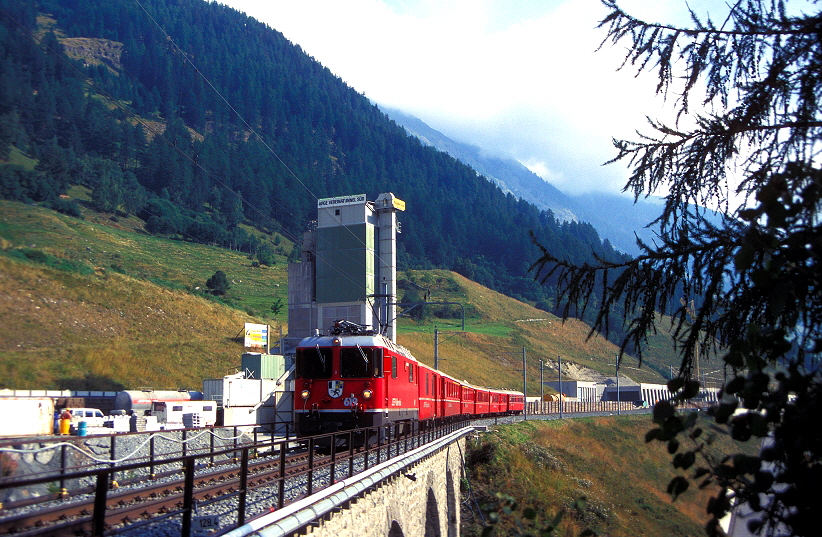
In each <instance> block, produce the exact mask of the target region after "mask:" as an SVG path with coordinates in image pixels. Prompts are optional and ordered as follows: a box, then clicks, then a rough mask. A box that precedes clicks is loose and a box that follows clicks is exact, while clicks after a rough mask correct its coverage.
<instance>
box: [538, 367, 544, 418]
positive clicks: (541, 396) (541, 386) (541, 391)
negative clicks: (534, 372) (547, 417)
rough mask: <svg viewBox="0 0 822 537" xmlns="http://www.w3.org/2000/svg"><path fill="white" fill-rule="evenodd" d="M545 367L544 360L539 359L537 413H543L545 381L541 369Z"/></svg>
mask: <svg viewBox="0 0 822 537" xmlns="http://www.w3.org/2000/svg"><path fill="white" fill-rule="evenodd" d="M544 369H545V360H540V361H539V413H540V414H544V413H545V403H544V402H543V401H545V382H544V381H543V370H544Z"/></svg>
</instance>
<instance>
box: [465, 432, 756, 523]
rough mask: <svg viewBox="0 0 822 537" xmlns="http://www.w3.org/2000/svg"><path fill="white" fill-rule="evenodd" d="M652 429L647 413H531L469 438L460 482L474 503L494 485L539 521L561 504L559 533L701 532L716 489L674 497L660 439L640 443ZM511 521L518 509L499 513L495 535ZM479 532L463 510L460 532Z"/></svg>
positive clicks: (718, 445) (488, 496) (723, 440)
mask: <svg viewBox="0 0 822 537" xmlns="http://www.w3.org/2000/svg"><path fill="white" fill-rule="evenodd" d="M704 427H705V428H710V427H711V426H710V424H707V423H706V424H704ZM650 428H651V423H650V420H649V418H648V416H609V417H600V418H583V419H573V420H554V421H537V420H529V421H526V422H520V423H518V424H516V425H505V426H499V427H493V428H492V429H491V430H490V432H488V433H484V434H481V435H479V436H478V437H477V438H476V439H475V440H472V441H470V442H469V449H468V452H467V453H466V463H467V465H468V479H467V481H466V482H465V483H464V484H463V485H464V486H465V485H467V484H468V483H470V486H471V488H472V490H473V494H474V498H475V499H476V503H477V504H478V505H489V504H493V503H494V500H495V494H496V493H497V492H502V493H505V494H508V495H511V496H512V497H514V499H515V500H516V501H517V503H518V504H519V507H520V508H524V507H531V508H534V509H535V510H536V512H537V513H538V519H537V520H538V521H541V524H542V526H541V527H544V525H545V523H546V522H547V521H550V520H551V519H552V518H553V516H554V515H556V514H557V513H558V512H559V511H560V510H562V509H565V516H564V518H563V522H562V525H561V528H562V530H561V531H560V532H558V533H557V535H566V536H573V535H579V533H580V532H581V531H582V530H583V529H585V528H590V529H593V530H594V531H596V532H597V534H598V535H608V536H610V537H623V536H624V537H637V536H663V535H664V536H667V537H690V536H693V537H697V536H701V535H704V534H705V530H704V524H705V522H706V521H707V515H706V514H705V506H706V502H707V500H708V498H709V496H710V495H711V494H712V493H713V492H714V491H712V490H711V489H710V487H708V488H706V489H703V490H698V489H697V488H696V487H693V486H692V487H690V488H689V490H687V491H686V492H685V493H684V494H682V495H681V496H679V497H678V498H677V499H676V501H672V500H671V498H670V496H669V495H668V494H667V493H666V492H665V490H666V486H667V484H668V482H669V481H670V480H671V478H672V477H674V475H675V472H677V471H678V470H674V468H673V466H672V465H671V457H672V456H671V455H670V454H669V453H668V451H667V449H666V447H665V445H664V444H663V443H660V442H653V443H650V444H646V443H645V439H644V436H645V433H646V432H647V431H648V430H649V429H650ZM714 432H715V433H716V434H717V440H716V442H715V443H714V444H713V446H712V447H713V449H717V450H723V451H726V450H728V449H730V448H731V442H732V441H731V440H730V438H729V437H727V436H725V435H723V434H721V433H719V432H718V431H716V430H715V429H714ZM749 447H750V446H749ZM735 449H738V446H736V448H735ZM679 472H681V471H679ZM581 497H585V498H586V500H587V502H586V506H585V509H584V511H582V512H577V511H575V510H573V509H571V508H570V506H571V505H572V503H573V502H574V500H577V499H578V498H581ZM474 513H476V507H475V508H474ZM518 514H519V515H521V511H519V512H518ZM515 523H516V517H515V516H511V517H503V520H502V521H501V522H500V524H499V527H498V528H497V529H496V530H495V533H494V534H495V535H506V534H507V531H508V530H509V529H511V528H512V527H513V525H514V524H515ZM525 523H526V524H528V521H525ZM526 528H527V526H526ZM481 531H482V526H481V521H480V519H479V518H478V517H477V516H476V514H475V515H474V516H466V514H465V511H463V531H462V534H463V535H469V536H474V535H476V536H478V535H480V534H481ZM532 534H534V535H538V534H539V533H538V532H536V531H533V532H532Z"/></svg>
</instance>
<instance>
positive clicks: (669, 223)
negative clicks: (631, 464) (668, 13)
mask: <svg viewBox="0 0 822 537" xmlns="http://www.w3.org/2000/svg"><path fill="white" fill-rule="evenodd" d="M603 3H604V4H605V5H606V6H607V7H608V9H609V10H610V13H609V15H608V16H607V17H606V18H605V19H604V20H603V21H602V22H601V24H600V27H602V28H605V29H606V30H607V38H606V40H611V41H612V42H613V43H619V44H620V45H621V44H623V42H627V44H628V45H629V47H630V49H629V53H628V55H627V57H626V59H625V64H624V66H628V67H633V68H636V69H637V70H638V71H640V72H641V71H648V70H654V71H656V73H657V75H658V79H659V84H658V91H659V92H662V93H666V92H670V91H672V90H674V89H676V90H677V91H678V92H679V98H678V101H677V105H678V112H679V115H678V119H677V122H678V123H677V124H674V125H668V124H665V123H664V122H661V121H651V124H650V125H651V129H652V131H653V132H652V133H651V134H646V135H643V136H642V137H641V138H640V139H639V140H636V141H627V140H617V141H615V142H614V143H615V147H616V149H617V155H616V157H615V158H614V160H613V161H614V162H626V163H627V164H628V165H629V167H630V178H629V180H628V184H627V188H628V189H630V190H631V191H632V192H633V193H634V195H635V196H636V197H637V198H638V197H640V196H647V195H651V194H653V193H655V192H658V191H660V190H665V191H666V192H668V195H667V197H666V199H665V206H664V210H663V212H662V215H661V216H660V218H659V221H658V222H659V224H660V229H661V235H660V237H659V240H658V242H657V243H655V244H642V245H641V246H642V254H641V255H640V256H638V257H637V258H636V259H634V260H632V261H630V262H628V263H613V262H608V261H606V260H601V261H600V262H599V263H597V264H596V265H575V264H573V263H571V262H569V261H568V260H565V259H560V258H558V257H556V256H553V255H551V254H550V253H549V251H548V250H544V251H543V254H544V255H543V256H542V258H541V259H540V260H539V262H538V263H537V265H536V267H537V268H538V269H539V277H540V278H542V279H545V278H548V277H552V278H558V280H559V282H560V288H561V298H562V299H563V301H564V302H565V303H566V304H573V305H579V304H585V303H587V301H588V300H589V299H590V298H591V297H592V296H593V293H594V289H597V290H600V289H604V291H603V295H602V302H601V303H600V304H599V305H598V307H597V308H596V313H597V316H596V324H595V328H596V329H599V330H605V331H607V329H608V315H609V312H611V311H612V310H613V309H614V308H616V307H617V306H619V305H621V306H622V307H624V311H625V312H626V313H625V315H626V316H627V319H626V320H627V321H628V323H629V326H630V329H629V333H628V336H627V337H626V338H625V340H624V342H623V348H625V346H626V345H628V344H629V343H634V344H636V346H637V347H638V348H639V347H640V346H641V344H642V343H643V342H644V340H645V336H646V334H648V333H650V332H651V331H653V329H654V323H655V322H658V320H659V316H658V313H657V312H665V311H670V310H675V313H674V319H675V327H676V335H677V337H678V339H679V342H680V344H681V345H680V346H679V349H678V350H679V353H680V356H681V358H682V363H681V368H680V376H679V377H678V378H676V379H674V380H672V381H671V382H670V383H669V388H670V389H672V390H674V391H675V392H676V397H675V398H674V400H673V401H671V402H662V403H660V404H658V405H657V406H656V407H655V408H654V422H655V423H656V424H657V428H655V429H653V430H651V431H650V432H649V433H648V436H647V439H648V440H649V441H651V440H659V441H663V442H666V443H667V444H668V449H669V451H670V452H671V453H673V454H674V459H673V464H674V466H675V467H677V468H681V469H683V470H693V471H694V474H693V475H692V478H691V479H694V480H698V481H699V482H700V486H706V485H709V484H710V485H718V487H717V490H718V491H719V492H718V493H717V494H716V496H715V497H714V498H712V499H711V501H710V502H709V504H708V512H709V513H710V515H711V519H710V521H709V523H708V525H707V531H708V533H709V534H711V535H718V534H719V533H720V529H719V519H720V518H722V517H723V515H725V513H727V512H728V511H729V510H730V508H731V500H732V498H733V499H735V500H734V501H737V502H743V503H744V502H747V504H748V506H750V507H751V508H752V509H753V511H754V513H753V515H751V516H750V517H749V519H748V520H749V522H748V527H749V529H750V530H752V531H761V532H762V534H763V535H774V534H777V533H779V534H789V535H815V534H816V533H817V532H818V529H817V527H816V526H817V514H816V511H817V509H818V506H819V492H818V487H819V483H820V480H822V461H820V455H822V434H821V433H820V429H819V426H818V425H817V424H818V423H820V422H822V406H820V405H821V404H822V393H821V392H822V382H820V380H822V377H820V375H821V373H820V362H819V353H820V351H822V293H820V290H822V281H820V276H821V275H822V271H820V270H819V263H820V259H822V240H820V237H822V228H820V224H819V217H820V215H822V171H820V169H819V161H818V151H819V144H820V137H821V136H820V135H822V117H820V103H819V98H820V96H821V95H822V77H820V76H819V73H820V72H822V13H820V12H819V11H816V12H813V13H803V14H795V15H791V14H788V13H789V11H788V9H787V7H786V5H785V4H787V2H785V3H783V2H781V1H777V2H773V3H771V2H765V1H760V0H741V1H740V2H736V3H734V4H733V5H732V7H730V8H729V9H730V12H729V13H728V14H727V16H724V15H723V17H722V19H721V20H722V24H721V25H716V24H714V22H713V21H712V20H711V19H707V20H704V21H703V20H701V19H700V18H699V17H697V15H696V14H694V13H692V25H691V26H690V27H688V28H677V27H674V26H666V25H662V24H650V23H647V22H644V21H641V20H638V19H636V18H634V17H632V16H630V15H629V14H627V13H626V12H624V11H623V10H622V9H620V7H619V6H618V5H617V3H616V2H615V1H613V0H604V1H603ZM803 7H804V9H806V10H808V9H809V8H810V7H811V6H810V5H803ZM703 89H704V92H705V93H704V95H701V96H699V98H697V95H696V92H697V91H702V90H703ZM694 102H698V103H700V104H699V106H696V107H695V106H693V104H692V103H694ZM686 119H690V120H691V123H692V124H693V126H692V127H684V126H682V125H684V124H685V120H686ZM735 200H741V201H737V202H735ZM704 207H711V208H716V209H717V210H718V211H719V218H718V219H717V218H715V217H714V218H709V211H707V210H706V209H705V208H704ZM717 222H718V223H717ZM691 299H693V300H694V301H695V305H696V307H695V308H693V310H692V309H691V307H690V304H691ZM680 304H681V307H679V305H680ZM709 348H717V349H719V350H720V351H721V352H722V353H723V359H724V363H725V366H726V368H727V370H728V371H729V372H730V373H731V374H730V376H729V377H728V378H729V380H728V381H727V382H726V383H725V385H724V387H723V389H722V399H721V403H720V404H719V405H718V407H717V408H715V409H714V410H713V413H712V415H713V419H714V420H715V421H716V423H717V424H719V425H720V426H724V427H726V428H727V429H728V431H729V432H730V434H731V435H732V436H733V438H735V439H737V440H742V441H745V440H749V439H751V440H754V441H760V440H761V439H764V438H766V437H767V442H766V444H764V445H765V447H764V449H763V450H762V451H761V453H760V455H759V456H758V457H751V456H747V455H743V454H739V453H736V454H728V456H727V457H726V458H724V459H719V460H716V459H712V458H710V457H709V456H708V455H707V450H705V449H704V448H705V446H706V444H707V443H709V440H706V438H709V437H710V435H709V434H701V433H703V432H704V431H702V430H701V429H699V428H698V427H697V426H696V425H695V419H694V415H693V414H690V415H689V414H686V413H682V412H679V411H678V408H677V407H678V406H679V404H680V403H682V402H684V401H686V400H687V399H688V398H690V397H692V396H694V395H696V394H697V392H698V390H699V383H698V382H697V380H698V379H696V378H694V377H695V374H694V366H695V363H694V359H693V357H694V356H696V355H697V351H700V352H699V354H704V352H705V351H706V350H707V349H709ZM738 408H739V409H743V410H746V411H747V412H745V413H742V414H736V415H735V414H734V411H735V410H737V409H738ZM681 436H684V437H685V438H682V443H680V437H681ZM688 484H689V479H687V478H685V477H676V478H674V479H673V480H672V481H671V483H670V485H669V489H668V490H669V492H671V493H672V494H673V495H674V496H676V495H678V494H680V493H681V492H683V491H684V490H685V489H686V488H687V487H688ZM780 532H781V533H780Z"/></svg>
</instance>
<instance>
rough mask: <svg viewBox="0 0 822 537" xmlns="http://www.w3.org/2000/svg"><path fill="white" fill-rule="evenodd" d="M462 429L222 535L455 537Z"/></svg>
mask: <svg viewBox="0 0 822 537" xmlns="http://www.w3.org/2000/svg"><path fill="white" fill-rule="evenodd" d="M473 432H474V429H473V428H471V427H466V428H464V429H460V430H459V431H456V432H454V433H451V434H450V435H447V436H445V437H443V438H440V439H438V440H436V441H434V442H432V443H430V444H427V445H425V446H422V447H420V448H417V449H415V450H413V451H410V452H408V453H406V454H404V455H403V456H402V457H398V458H396V459H392V460H389V461H386V462H385V463H382V464H380V465H378V466H375V467H373V468H371V469H369V470H367V471H365V472H362V473H360V474H358V475H355V476H353V477H351V478H349V479H346V480H344V481H341V482H339V483H337V484H335V485H334V486H332V487H329V488H328V489H325V490H323V491H321V492H319V493H317V494H315V495H314V496H311V497H310V498H306V499H304V500H302V501H300V502H297V503H295V504H292V505H290V506H288V507H286V508H285V509H281V510H279V511H275V512H274V513H271V514H270V515H266V516H263V517H261V518H260V519H257V520H255V521H253V523H251V524H247V525H246V526H243V527H240V528H237V529H236V530H234V531H232V532H229V533H228V534H227V536H231V537H243V536H246V535H252V534H253V535H259V536H261V537H285V536H288V535H293V534H295V533H296V532H297V531H300V530H302V531H305V532H306V533H307V534H308V535H312V536H315V537H332V536H333V537H370V536H390V537H400V536H402V537H457V536H458V535H459V530H460V480H461V478H462V477H463V466H462V461H463V456H462V454H463V452H464V449H465V440H466V437H467V436H468V435H469V434H471V433H473Z"/></svg>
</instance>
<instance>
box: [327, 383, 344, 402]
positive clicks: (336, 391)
mask: <svg viewBox="0 0 822 537" xmlns="http://www.w3.org/2000/svg"><path fill="white" fill-rule="evenodd" d="M342 394H343V381H341V380H329V381H328V395H330V396H331V397H333V398H334V399H336V398H337V397H341V396H342Z"/></svg>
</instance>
